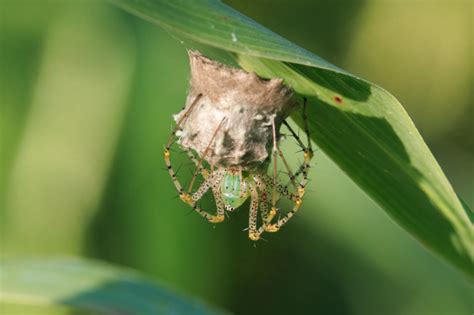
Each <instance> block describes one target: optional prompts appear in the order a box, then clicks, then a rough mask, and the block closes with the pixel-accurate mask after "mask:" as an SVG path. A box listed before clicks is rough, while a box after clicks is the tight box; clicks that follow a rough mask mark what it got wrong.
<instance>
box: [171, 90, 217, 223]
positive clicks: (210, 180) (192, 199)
mask: <svg viewBox="0 0 474 315" xmlns="http://www.w3.org/2000/svg"><path fill="white" fill-rule="evenodd" d="M201 97H202V94H199V95H198V96H197V97H196V99H195V100H194V101H193V102H192V103H191V105H190V106H189V108H188V110H187V111H186V112H185V113H184V114H183V115H182V116H181V117H180V119H179V120H178V121H177V123H176V126H175V127H174V128H173V131H172V132H171V135H170V137H169V138H168V142H167V143H166V146H165V150H164V152H163V156H164V159H165V164H166V167H167V169H168V172H169V174H170V176H171V180H172V181H173V184H174V186H175V187H176V190H177V191H178V193H179V197H180V198H181V200H183V201H184V202H185V203H187V204H188V205H190V206H192V207H193V209H194V211H196V212H197V213H199V214H200V215H201V216H202V217H204V218H206V219H207V220H208V221H210V222H214V223H217V222H222V220H223V216H220V215H219V213H220V212H219V211H220V210H219V205H217V206H218V215H217V216H216V215H212V214H210V213H208V212H206V211H205V210H203V209H201V208H200V207H199V206H197V205H196V201H198V200H199V199H200V198H201V197H202V196H203V195H204V194H205V193H206V192H207V190H208V189H209V187H211V186H213V187H214V186H216V187H217V186H218V185H219V182H220V179H221V178H222V173H221V172H212V173H213V174H214V176H209V175H207V176H204V174H203V176H204V177H205V178H206V179H205V181H204V182H203V183H202V184H201V186H200V187H199V188H198V190H197V191H196V193H195V194H193V195H192V196H191V195H190V194H189V193H186V192H184V190H183V186H182V185H181V183H180V182H179V181H178V179H177V178H176V173H175V171H174V170H173V166H172V165H171V145H172V144H173V143H174V141H175V136H176V132H177V131H178V130H179V128H180V127H181V124H182V123H183V122H185V121H186V119H187V118H188V117H189V114H190V113H191V111H192V110H193V108H194V106H195V105H196V104H197V102H198V100H199V99H200V98H201ZM185 151H186V152H188V151H189V150H186V149H185ZM189 153H191V152H189ZM189 153H188V155H189ZM191 154H192V153H191ZM193 157H194V155H193ZM191 160H193V162H194V161H195V160H196V159H195V158H194V159H193V158H192V159H191ZM198 163H199V162H198ZM201 163H202V161H201V162H200V163H199V165H200V164H201ZM195 164H196V163H195ZM197 165H198V164H196V166H197ZM197 169H198V170H199V171H201V173H202V172H203V170H202V168H200V167H198V168H197ZM205 171H207V170H205ZM216 200H217V199H216ZM216 203H217V202H216ZM221 212H222V211H221Z"/></svg>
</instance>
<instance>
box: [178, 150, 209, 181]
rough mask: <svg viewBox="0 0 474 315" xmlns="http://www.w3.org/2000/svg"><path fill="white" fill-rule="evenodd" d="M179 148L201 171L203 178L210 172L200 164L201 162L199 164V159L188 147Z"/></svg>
mask: <svg viewBox="0 0 474 315" xmlns="http://www.w3.org/2000/svg"><path fill="white" fill-rule="evenodd" d="M181 149H182V150H183V151H184V152H186V154H187V155H188V157H189V158H190V159H191V161H192V162H193V163H194V165H195V166H196V168H197V170H198V171H199V172H200V173H201V175H202V177H204V179H206V178H207V177H208V176H209V174H210V172H209V170H208V169H207V168H205V167H204V166H202V163H201V165H199V160H198V159H197V158H196V156H195V155H194V153H193V152H192V151H191V149H189V148H185V147H181Z"/></svg>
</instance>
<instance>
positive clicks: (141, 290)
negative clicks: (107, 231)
mask: <svg viewBox="0 0 474 315" xmlns="http://www.w3.org/2000/svg"><path fill="white" fill-rule="evenodd" d="M0 266H1V267H0V284H1V285H0V305H1V307H0V308H1V309H2V310H4V311H5V310H12V313H13V311H14V310H15V311H17V312H18V314H25V313H28V314H53V313H54V314H56V313H60V314H63V313H66V311H67V310H71V309H74V310H75V311H76V312H77V314H140V315H147V314H150V315H154V314H203V315H204V314H220V313H219V312H217V311H214V310H211V309H210V308H207V307H205V306H204V305H202V304H201V303H198V302H196V301H193V300H190V299H184V298H182V297H180V296H179V295H177V294H176V293H174V292H172V291H169V290H167V289H165V288H163V287H162V286H159V285H157V284H156V283H153V282H151V281H148V280H146V279H145V278H143V277H142V276H141V275H139V274H138V273H136V272H134V271H132V270H125V269H123V268H118V267H114V266H111V265H107V264H105V263H99V262H92V261H85V260H80V259H74V258H69V259H55V260H25V261H9V262H6V263H3V264H2V265H0ZM20 310H21V312H20ZM22 312H23V313H22ZM68 314H69V313H68ZM75 314H76V313H75Z"/></svg>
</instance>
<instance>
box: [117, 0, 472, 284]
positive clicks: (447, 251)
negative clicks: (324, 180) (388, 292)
mask: <svg viewBox="0 0 474 315" xmlns="http://www.w3.org/2000/svg"><path fill="white" fill-rule="evenodd" d="M114 3H116V4H118V5H119V6H120V7H122V8H124V9H126V10H128V11H130V12H132V13H135V14H137V15H140V16H142V17H145V18H146V19H147V20H150V21H152V22H155V23H157V24H159V25H161V26H162V27H164V28H165V29H167V30H168V31H170V32H172V33H173V34H177V35H178V37H180V38H183V39H189V40H194V41H197V42H199V43H201V44H205V45H210V46H212V47H216V48H219V49H224V50H226V51H229V52H232V53H234V57H235V59H236V61H237V62H238V63H239V64H240V66H241V67H242V68H244V69H245V70H247V71H254V72H256V73H257V74H259V75H260V76H263V77H268V78H270V77H281V78H283V79H284V80H285V81H286V82H287V83H288V84H289V85H291V86H292V87H293V89H295V91H296V92H297V93H298V94H299V95H301V96H305V97H307V98H308V99H309V101H310V104H311V106H309V111H310V113H309V114H310V115H309V117H310V123H311V126H313V127H314V128H315V133H314V134H313V137H312V138H313V140H314V141H315V142H316V143H317V144H318V145H319V146H320V147H321V148H322V149H323V151H324V152H325V153H326V154H327V155H328V156H329V157H330V158H331V159H332V160H333V161H334V162H336V164H338V165H339V166H340V167H341V168H342V169H343V170H344V171H345V172H346V174H348V176H350V177H351V178H352V179H353V180H354V181H355V182H356V183H357V184H358V185H359V186H360V187H361V188H362V189H363V190H364V191H365V192H366V193H368V194H369V195H370V196H371V197H372V199H374V200H375V201H376V202H377V203H378V204H379V205H380V206H381V207H382V208H383V209H384V210H385V211H386V212H387V213H388V214H389V215H390V216H391V217H392V218H394V219H395V221H397V222H398V223H399V224H400V225H401V226H402V227H404V228H405V229H406V230H407V231H409V232H410V233H411V234H412V235H413V236H415V237H416V238H417V239H418V240H419V241H420V242H422V243H423V244H424V245H425V246H427V247H428V248H430V249H431V250H432V251H434V252H436V253H438V254H440V255H441V256H443V257H444V258H446V259H447V260H448V261H450V262H451V263H452V264H453V265H455V266H457V267H458V268H460V269H461V270H463V271H464V272H465V273H467V274H468V275H469V276H470V277H471V278H474V268H473V259H474V248H473V246H472V244H473V242H474V240H473V235H474V234H473V229H472V224H471V222H470V220H469V218H468V215H467V212H466V211H467V210H466V211H465V210H464V208H463V206H462V205H461V203H460V201H459V199H458V197H457V196H456V194H455V193H454V191H453V189H452V187H451V185H450V184H449V181H448V180H447V179H446V177H445V175H444V173H443V172H442V170H441V168H440V167H439V165H438V163H437V162H436V160H435V159H434V157H433V156H432V154H431V152H430V151H429V149H428V147H427V146H426V144H425V143H424V141H423V139H422V138H421V136H420V134H419V133H418V131H417V129H416V127H415V126H414V124H413V122H412V121H411V119H410V118H409V116H408V114H407V113H406V112H405V110H404V109H403V107H402V106H401V104H400V103H399V102H398V100H397V99H396V98H395V97H393V96H392V95H391V94H390V93H388V92H387V91H385V90H384V89H382V88H381V87H379V86H377V85H375V84H372V83H370V82H367V81H364V80H362V79H359V78H357V77H356V76H354V75H351V74H349V73H347V72H345V71H344V70H341V69H339V68H337V67H336V66H333V65H331V64H329V63H328V62H326V61H324V60H323V59H321V58H319V57H317V56H316V55H314V54H312V53H310V52H308V51H306V50H304V49H302V48H300V47H298V46H296V45H295V44H293V43H291V42H289V41H288V40H286V39H284V38H282V37H281V36H278V35H276V34H274V33H272V32H271V31H269V30H267V29H265V28H264V27H262V26H260V25H259V24H257V23H256V22H254V21H252V20H251V19H249V18H247V17H245V16H243V15H242V14H240V13H238V12H237V11H235V10H233V9H232V8H230V7H228V6H226V5H224V4H222V3H221V2H218V1H212V0H207V1H201V2H199V3H197V2H193V1H174V2H171V1H163V0H155V1H152V0H138V1H131V0H114ZM293 118H295V120H296V121H297V122H298V123H299V124H301V123H302V121H301V119H299V118H298V116H297V115H293Z"/></svg>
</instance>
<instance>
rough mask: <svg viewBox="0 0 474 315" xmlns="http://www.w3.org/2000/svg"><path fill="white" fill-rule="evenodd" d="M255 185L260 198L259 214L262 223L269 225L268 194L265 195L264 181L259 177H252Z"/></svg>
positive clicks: (265, 186)
mask: <svg viewBox="0 0 474 315" xmlns="http://www.w3.org/2000/svg"><path fill="white" fill-rule="evenodd" d="M253 179H254V181H255V184H256V185H257V191H258V193H259V195H260V196H261V200H260V212H261V215H262V221H263V222H264V223H270V222H271V220H269V219H268V204H267V202H268V200H267V198H268V193H267V185H266V184H265V180H264V178H263V177H262V176H261V175H255V176H254V177H253ZM270 214H271V215H273V216H274V215H275V214H276V211H275V213H274V214H272V213H270Z"/></svg>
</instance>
